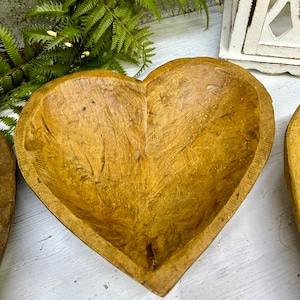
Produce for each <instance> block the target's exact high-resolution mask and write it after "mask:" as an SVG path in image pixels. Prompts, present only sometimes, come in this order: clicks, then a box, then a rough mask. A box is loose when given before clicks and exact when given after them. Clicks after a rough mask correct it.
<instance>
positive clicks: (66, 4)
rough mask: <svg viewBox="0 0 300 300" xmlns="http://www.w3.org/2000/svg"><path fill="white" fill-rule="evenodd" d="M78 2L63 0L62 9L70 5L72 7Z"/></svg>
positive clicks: (76, 0) (75, 0)
mask: <svg viewBox="0 0 300 300" xmlns="http://www.w3.org/2000/svg"><path fill="white" fill-rule="evenodd" d="M77 2H78V0H64V2H63V9H64V10H67V9H69V8H70V7H73V6H74V5H76V4H77Z"/></svg>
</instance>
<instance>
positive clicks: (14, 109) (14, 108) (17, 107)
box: [9, 105, 23, 115]
mask: <svg viewBox="0 0 300 300" xmlns="http://www.w3.org/2000/svg"><path fill="white" fill-rule="evenodd" d="M9 108H10V109H11V110H12V112H13V113H15V114H17V115H20V113H21V112H22V109H23V106H21V105H10V106H9Z"/></svg>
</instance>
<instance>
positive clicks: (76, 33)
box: [56, 22, 82, 43]
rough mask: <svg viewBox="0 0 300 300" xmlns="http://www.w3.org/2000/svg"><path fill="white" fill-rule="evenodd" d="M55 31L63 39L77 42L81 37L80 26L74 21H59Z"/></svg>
mask: <svg viewBox="0 0 300 300" xmlns="http://www.w3.org/2000/svg"><path fill="white" fill-rule="evenodd" d="M56 31H57V34H58V36H59V37H62V38H64V39H65V41H72V42H75V43H78V42H79V41H80V39H81V37H82V28H81V27H80V26H79V25H78V24H76V23H75V22H67V23H61V24H59V25H58V26H57V27H56Z"/></svg>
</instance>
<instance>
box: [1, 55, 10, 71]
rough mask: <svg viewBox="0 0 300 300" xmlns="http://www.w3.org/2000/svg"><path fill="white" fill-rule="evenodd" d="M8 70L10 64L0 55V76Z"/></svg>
mask: <svg viewBox="0 0 300 300" xmlns="http://www.w3.org/2000/svg"><path fill="white" fill-rule="evenodd" d="M9 70H10V65H9V64H8V62H7V61H6V60H5V59H4V58H3V57H2V56H0V76H1V75H3V74H6V73H7V72H8V71H9Z"/></svg>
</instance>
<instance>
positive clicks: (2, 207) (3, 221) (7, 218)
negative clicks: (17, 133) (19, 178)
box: [0, 132, 16, 262]
mask: <svg viewBox="0 0 300 300" xmlns="http://www.w3.org/2000/svg"><path fill="white" fill-rule="evenodd" d="M15 196H16V159H15V156H14V154H13V151H12V148H11V145H10V144H9V143H8V141H7V140H6V138H5V136H4V135H3V134H2V133H1V132H0V262H1V261H2V257H3V254H4V250H5V246H6V243H7V239H8V235H9V230H10V225H11V219H12V215H13V211H14V206H15Z"/></svg>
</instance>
